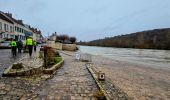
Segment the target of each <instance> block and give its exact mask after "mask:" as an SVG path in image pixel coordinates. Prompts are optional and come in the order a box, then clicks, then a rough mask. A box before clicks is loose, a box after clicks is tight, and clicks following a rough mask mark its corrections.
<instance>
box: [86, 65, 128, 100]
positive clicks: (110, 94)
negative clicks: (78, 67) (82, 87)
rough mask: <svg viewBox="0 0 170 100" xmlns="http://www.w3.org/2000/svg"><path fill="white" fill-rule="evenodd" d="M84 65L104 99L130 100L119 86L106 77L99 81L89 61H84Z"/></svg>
mask: <svg viewBox="0 0 170 100" xmlns="http://www.w3.org/2000/svg"><path fill="white" fill-rule="evenodd" d="M85 66H86V68H87V69H88V71H89V72H90V74H91V75H92V77H93V79H94V80H95V82H96V83H97V86H98V87H99V89H100V90H101V91H102V92H103V94H104V95H105V97H106V100H131V98H130V97H128V95H127V94H126V93H124V92H123V91H122V90H121V89H120V88H119V87H116V86H115V85H113V84H112V83H111V82H110V81H108V79H105V81H99V80H98V76H97V70H96V69H95V67H92V65H91V63H86V64H85Z"/></svg>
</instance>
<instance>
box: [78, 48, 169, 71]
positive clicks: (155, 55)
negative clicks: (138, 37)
mask: <svg viewBox="0 0 170 100" xmlns="http://www.w3.org/2000/svg"><path fill="white" fill-rule="evenodd" d="M79 50H80V52H83V53H88V54H91V55H100V56H104V57H108V58H111V59H114V60H118V61H127V62H130V63H135V64H141V65H145V66H149V67H154V68H161V69H168V70H170V50H154V49H133V48H113V47H96V46H79Z"/></svg>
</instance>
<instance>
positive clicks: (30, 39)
mask: <svg viewBox="0 0 170 100" xmlns="http://www.w3.org/2000/svg"><path fill="white" fill-rule="evenodd" d="M26 45H27V46H28V52H29V55H30V57H31V56H32V49H33V39H32V37H30V36H29V37H28V38H27V40H26Z"/></svg>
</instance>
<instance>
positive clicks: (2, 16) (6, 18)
mask: <svg viewBox="0 0 170 100" xmlns="http://www.w3.org/2000/svg"><path fill="white" fill-rule="evenodd" d="M0 18H1V19H2V20H5V21H7V22H9V23H11V24H14V22H12V21H11V20H10V19H9V18H8V17H6V16H5V15H4V14H3V13H2V12H1V11H0Z"/></svg>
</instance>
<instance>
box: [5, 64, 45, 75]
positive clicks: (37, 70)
mask: <svg viewBox="0 0 170 100" xmlns="http://www.w3.org/2000/svg"><path fill="white" fill-rule="evenodd" d="M11 68H12V65H11V66H10V67H8V68H7V69H6V70H5V71H4V73H3V76H27V75H33V74H39V73H41V72H42V70H43V67H42V66H41V67H38V68H32V69H27V70H24V69H23V70H20V71H15V72H10V69H11Z"/></svg>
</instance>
